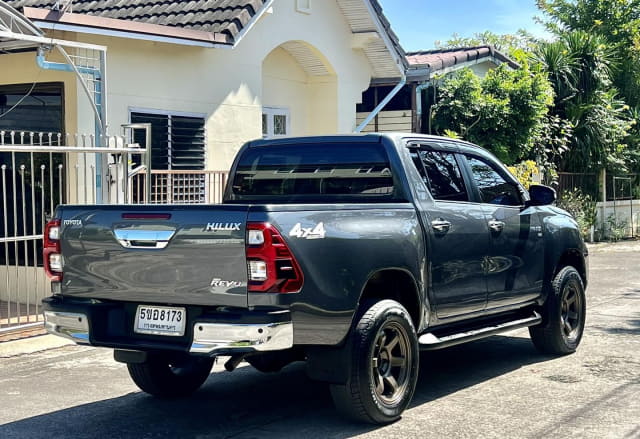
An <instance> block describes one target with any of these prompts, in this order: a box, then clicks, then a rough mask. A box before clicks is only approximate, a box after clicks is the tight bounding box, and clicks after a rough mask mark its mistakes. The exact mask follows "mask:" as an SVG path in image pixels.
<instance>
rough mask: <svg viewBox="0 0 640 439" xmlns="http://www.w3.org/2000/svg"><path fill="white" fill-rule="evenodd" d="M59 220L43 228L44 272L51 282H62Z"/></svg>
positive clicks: (52, 221)
mask: <svg viewBox="0 0 640 439" xmlns="http://www.w3.org/2000/svg"><path fill="white" fill-rule="evenodd" d="M60 231H61V230H60V220H59V219H54V220H51V221H49V222H48V223H47V225H46V226H45V228H44V245H43V251H42V253H43V260H44V271H45V273H47V276H49V278H51V280H52V281H53V282H61V281H62V253H61V251H60Z"/></svg>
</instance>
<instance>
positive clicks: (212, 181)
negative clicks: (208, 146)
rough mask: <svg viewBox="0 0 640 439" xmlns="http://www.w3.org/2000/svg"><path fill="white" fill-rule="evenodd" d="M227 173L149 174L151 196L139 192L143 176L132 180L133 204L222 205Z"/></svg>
mask: <svg viewBox="0 0 640 439" xmlns="http://www.w3.org/2000/svg"><path fill="white" fill-rule="evenodd" d="M227 177H228V172H225V171H166V170H155V169H154V170H152V171H151V194H150V195H151V197H150V199H149V200H147V199H146V197H145V196H144V194H143V192H142V191H141V190H140V188H142V187H143V186H144V183H145V179H146V178H147V176H146V175H142V174H137V173H136V174H134V175H132V177H131V185H130V188H131V198H130V199H131V200H132V202H133V203H152V204H218V203H221V202H222V198H223V195H224V188H225V186H226V184H227Z"/></svg>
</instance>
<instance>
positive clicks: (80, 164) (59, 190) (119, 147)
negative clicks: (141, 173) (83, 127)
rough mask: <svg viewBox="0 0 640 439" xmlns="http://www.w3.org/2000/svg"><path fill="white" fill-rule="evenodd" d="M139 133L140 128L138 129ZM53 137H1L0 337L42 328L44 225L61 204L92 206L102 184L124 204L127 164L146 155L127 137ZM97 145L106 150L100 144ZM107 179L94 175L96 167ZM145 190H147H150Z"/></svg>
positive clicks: (22, 134) (45, 285)
mask: <svg viewBox="0 0 640 439" xmlns="http://www.w3.org/2000/svg"><path fill="white" fill-rule="evenodd" d="M137 128H140V127H137ZM95 140H96V139H95V138H94V137H93V136H76V135H73V136H71V135H66V136H65V135H61V134H53V133H28V132H14V131H1V132H0V196H1V197H2V198H1V200H0V335H1V334H2V333H3V332H6V331H8V330H15V329H16V328H20V329H22V328H24V327H28V326H33V325H38V324H41V321H42V315H41V309H40V302H41V300H42V299H43V298H44V297H46V296H47V295H49V293H50V283H49V280H48V279H47V278H46V276H45V274H44V270H43V269H42V256H41V255H42V233H43V230H44V224H45V221H46V219H47V217H48V216H49V215H51V214H52V213H53V211H54V209H55V207H56V206H57V205H58V204H61V203H69V202H70V203H84V204H93V203H95V202H96V200H97V199H99V196H98V193H97V189H96V188H99V187H100V185H98V184H97V182H98V179H101V180H102V181H103V182H106V184H107V187H106V191H105V192H106V193H107V196H108V197H109V199H110V200H115V201H120V200H122V199H125V200H126V199H127V196H126V194H127V191H128V187H127V184H128V178H122V177H121V176H125V175H127V174H125V172H126V170H125V169H124V165H123V164H124V163H127V162H128V161H127V159H126V157H128V155H129V154H146V153H147V151H150V148H149V147H148V145H145V148H141V147H139V146H138V145H129V144H127V143H126V138H125V137H124V136H112V137H108V138H104V139H98V140H99V141H98V142H96V141H95ZM98 144H102V145H108V146H98ZM99 162H101V164H102V165H103V164H105V163H110V162H111V163H110V164H108V166H102V168H103V169H106V170H107V171H106V172H105V174H104V175H101V176H99V175H97V173H96V169H98V167H97V166H96V165H97V163H99ZM144 192H147V193H148V192H149V190H148V188H145V189H144Z"/></svg>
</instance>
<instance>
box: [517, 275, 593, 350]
mask: <svg viewBox="0 0 640 439" xmlns="http://www.w3.org/2000/svg"><path fill="white" fill-rule="evenodd" d="M586 305H587V303H586V296H585V291H584V283H583V282H582V278H581V277H580V274H579V273H578V271H577V270H576V269H575V268H573V267H564V268H562V269H561V270H560V271H559V272H558V274H557V275H556V277H555V278H554V279H553V282H552V283H551V291H550V292H549V296H548V297H547V300H546V301H545V303H544V305H543V307H542V309H541V311H542V324H540V325H538V326H532V327H530V328H529V334H530V335H531V341H532V342H533V344H534V345H535V347H536V348H537V349H538V350H539V351H540V352H542V353H544V354H554V355H566V354H571V353H573V352H575V351H576V349H577V348H578V345H579V344H580V340H581V339H582V334H583V332H584V323H585V317H586V310H587V306H586Z"/></svg>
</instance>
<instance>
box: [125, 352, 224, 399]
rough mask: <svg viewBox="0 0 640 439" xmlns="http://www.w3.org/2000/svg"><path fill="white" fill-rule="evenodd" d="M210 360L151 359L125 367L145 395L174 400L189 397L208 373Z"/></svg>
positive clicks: (186, 357)
mask: <svg viewBox="0 0 640 439" xmlns="http://www.w3.org/2000/svg"><path fill="white" fill-rule="evenodd" d="M213 361H214V359H213V358H196V357H188V356H185V357H180V358H173V359H170V358H166V357H163V356H150V357H149V358H148V359H147V361H145V362H144V363H130V364H127V368H128V369H129V375H130V376H131V379H133V381H134V382H135V383H136V385H137V386H138V387H139V388H140V389H141V390H142V391H144V392H146V393H149V394H151V395H154V396H159V397H165V398H172V397H173V398H174V397H179V396H186V395H190V394H191V393H193V392H195V391H196V390H198V388H200V386H202V384H204V382H205V381H206V380H207V378H208V377H209V374H210V373H211V368H212V367H213Z"/></svg>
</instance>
